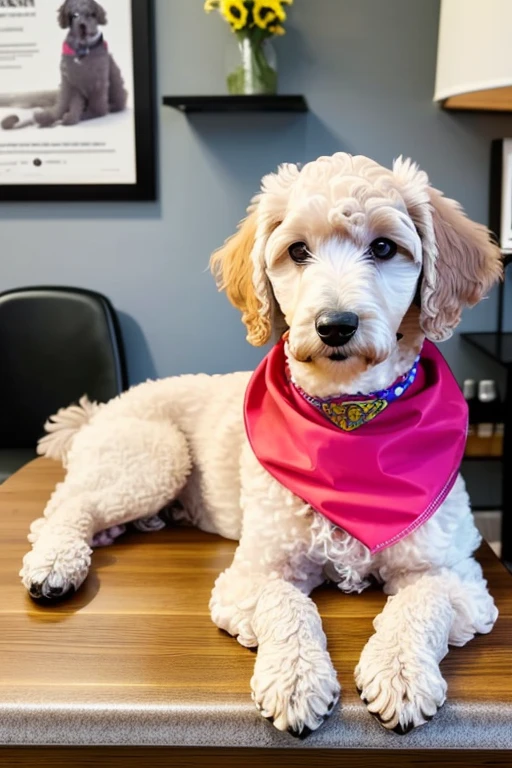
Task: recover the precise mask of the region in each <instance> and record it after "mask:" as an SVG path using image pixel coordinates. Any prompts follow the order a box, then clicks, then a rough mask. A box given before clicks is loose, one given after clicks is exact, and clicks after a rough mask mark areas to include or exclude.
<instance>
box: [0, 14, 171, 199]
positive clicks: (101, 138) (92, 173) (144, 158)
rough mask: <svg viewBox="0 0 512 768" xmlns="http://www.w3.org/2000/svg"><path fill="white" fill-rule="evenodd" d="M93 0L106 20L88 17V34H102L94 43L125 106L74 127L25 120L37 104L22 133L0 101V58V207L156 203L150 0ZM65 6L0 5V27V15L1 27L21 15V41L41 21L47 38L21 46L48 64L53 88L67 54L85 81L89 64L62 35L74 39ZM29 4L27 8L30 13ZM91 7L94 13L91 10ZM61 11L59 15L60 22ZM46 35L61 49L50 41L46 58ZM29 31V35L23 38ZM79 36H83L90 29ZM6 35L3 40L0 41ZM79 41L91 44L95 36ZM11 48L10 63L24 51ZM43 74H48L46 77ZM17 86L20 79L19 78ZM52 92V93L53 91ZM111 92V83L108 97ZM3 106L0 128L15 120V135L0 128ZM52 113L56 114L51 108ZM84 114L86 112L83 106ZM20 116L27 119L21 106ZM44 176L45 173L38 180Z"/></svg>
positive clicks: (0, 98) (0, 94) (1, 90)
mask: <svg viewBox="0 0 512 768" xmlns="http://www.w3.org/2000/svg"><path fill="white" fill-rule="evenodd" d="M98 1H99V3H100V10H102V9H103V8H104V9H105V11H106V14H107V16H106V20H105V21H106V22H108V23H107V24H106V26H104V27H103V26H99V25H100V24H102V22H103V16H102V17H101V18H96V16H97V14H96V13H91V14H89V16H91V17H93V16H94V17H95V20H96V22H97V26H96V27H94V28H91V30H90V32H91V34H92V33H93V32H95V30H97V32H96V35H99V34H100V32H101V33H102V34H103V31H104V34H105V40H104V41H103V37H101V41H103V42H101V45H102V46H104V48H105V49H106V51H107V52H108V56H111V57H112V58H113V60H114V62H115V65H114V66H116V67H117V68H118V70H119V72H120V73H121V78H122V81H121V82H122V85H123V89H124V93H125V105H124V106H120V107H119V109H112V108H111V107H110V106H109V112H108V114H106V115H101V116H99V117H97V116H96V115H93V117H94V119H87V117H85V116H84V113H82V118H81V119H80V120H79V122H78V123H77V124H76V125H75V124H70V125H68V124H66V122H65V121H66V119H67V117H66V115H65V116H64V118H62V119H60V120H58V121H57V122H56V123H55V124H54V125H52V126H51V127H41V125H40V124H38V123H37V121H36V123H34V121H33V120H32V122H31V115H32V116H34V115H35V114H36V113H37V114H38V115H40V114H41V113H42V112H43V111H44V110H43V109H41V108H40V107H42V106H45V105H42V104H37V107H39V108H38V109H33V110H32V111H30V110H29V111H28V116H29V118H28V119H25V122H26V123H28V130H26V131H25V130H23V128H24V122H23V120H21V119H20V117H19V111H18V112H17V110H16V109H12V108H11V104H10V102H9V99H10V98H11V97H9V96H8V95H7V96H5V83H6V81H8V82H9V83H10V82H12V81H11V79H10V77H9V78H6V77H5V70H4V77H3V79H2V59H1V58H0V203H2V202H82V201H100V202H102V201H109V202H117V201H119V202H130V201H152V200H155V199H156V162H155V151H156V141H155V107H156V99H155V85H154V83H155V77H154V71H155V67H154V18H153V12H154V8H153V0H98ZM72 2H73V0H30V2H29V1H28V0H23V3H20V5H19V7H18V9H17V8H16V7H14V8H13V7H12V6H11V5H10V4H9V8H8V10H7V11H4V9H3V7H2V6H0V29H1V26H2V16H3V17H4V24H5V17H7V16H8V15H9V14H11V15H12V14H17V15H18V16H21V21H20V22H19V26H20V29H22V28H23V25H24V24H26V27H27V35H26V39H27V41H28V40H29V39H34V35H35V32H34V29H35V26H34V23H33V22H34V18H33V17H36V18H35V21H37V22H38V24H39V25H41V26H43V28H44V24H46V30H47V31H46V37H44V35H43V33H41V38H42V39H41V41H38V40H37V39H36V40H35V42H34V43H30V44H29V43H28V42H27V46H29V45H33V46H37V51H36V53H37V55H38V58H39V59H41V61H42V62H48V64H50V63H51V72H52V74H51V77H52V78H54V79H52V80H51V82H52V84H53V83H55V84H58V83H59V79H60V75H59V72H58V71H57V72H56V73H54V71H53V69H54V65H55V62H57V67H58V66H59V64H58V62H59V61H61V62H62V63H61V64H60V67H61V68H63V67H64V68H65V67H66V66H67V65H68V57H67V56H66V55H65V54H66V52H68V53H69V54H71V56H70V57H69V59H71V58H73V63H71V64H70V66H71V67H75V70H76V69H77V67H78V66H80V68H81V72H85V75H84V76H87V70H86V67H87V65H88V64H89V61H92V57H91V59H88V58H87V56H88V54H86V57H84V54H83V50H82V49H80V47H79V45H81V43H75V42H74V41H75V40H76V39H79V38H77V37H76V36H73V37H69V36H71V35H75V28H74V27H72V26H71V23H72V21H71V14H67V15H66V10H67V5H66V4H67V3H72ZM91 3H92V0H91ZM124 4H126V8H124ZM13 5H14V6H15V5H16V4H15V3H14V4H13ZM30 6H32V8H33V9H34V11H33V12H32V13H31V10H30ZM82 7H83V6H82ZM91 7H92V6H91ZM69 8H71V6H69ZM94 8H97V5H95V6H94ZM123 11H124V15H123ZM61 13H64V20H63V19H62V16H61ZM48 14H51V15H48ZM129 14H131V17H129ZM41 15H43V16H44V18H43V21H44V24H41V19H40V17H41ZM68 16H69V19H70V21H69V24H70V26H69V29H64V21H65V23H66V24H67V21H66V19H67V18H68ZM27 17H28V18H27ZM38 17H39V18H38ZM25 19H27V21H26V22H25ZM81 21H83V22H84V24H82V25H81V27H80V30H81V31H80V33H79V34H80V35H82V34H83V33H84V32H83V29H84V26H85V25H87V24H88V21H87V20H86V19H81V18H80V19H79V18H78V16H77V18H76V23H77V24H78V22H81ZM116 21H117V27H116ZM50 24H51V26H49V25H50ZM11 26H15V25H11ZM59 27H60V28H59ZM48 30H51V35H52V40H55V41H57V42H56V44H57V45H58V46H61V45H62V51H61V50H60V48H59V49H56V45H55V43H54V44H53V49H52V51H51V53H50V54H48V53H47V52H46V51H45V47H46V49H48V47H49V46H48V41H47V40H48ZM29 32H30V34H31V36H32V37H29V34H28V33H29ZM77 34H78V33H77ZM86 34H89V30H88V31H87V33H86ZM7 37H8V36H7V35H4V36H3V38H2V39H3V40H5V39H6V38H7ZM86 40H91V41H94V40H95V38H93V37H90V38H86ZM68 41H70V45H71V50H70V45H68ZM94 44H95V46H96V45H99V43H94ZM15 45H17V46H18V48H17V50H15V51H14V54H15V55H14V62H15V63H17V56H16V55H17V54H18V51H19V50H22V51H24V50H25V49H24V48H21V49H20V46H23V45H24V43H23V42H18V41H17V42H16V43H13V48H14V46H15ZM91 48H92V45H91ZM86 50H87V49H86ZM2 53H4V51H2ZM25 58H26V60H30V59H31V58H32V59H33V58H34V57H33V56H32V57H31V55H30V48H27V53H26V57H25ZM25 66H27V65H26V64H25V61H20V63H19V69H20V70H23V67H25ZM49 68H50V67H49ZM40 69H41V65H39V70H40ZM33 71H35V70H33ZM65 71H66V70H65V69H64V72H65ZM20 77H21V75H20ZM45 77H46V75H45ZM49 77H50V76H49V75H48V79H49ZM35 80H36V81H37V84H40V82H41V78H40V77H39V71H38V72H36V74H35ZM20 82H24V81H22V80H21V79H20ZM45 82H46V80H45ZM63 83H64V77H63V78H62V80H61V85H60V86H59V89H60V90H56V93H57V95H58V97H59V98H63V96H62V93H63V91H62V88H63V85H62V84H63ZM52 87H53V86H52ZM51 94H52V95H53V91H52V92H51ZM15 95H16V94H15ZM111 95H112V86H111V85H110V87H109V99H110V98H111ZM16 96H18V95H16ZM22 97H23V98H21V99H20V98H18V101H20V103H21V104H22V107H32V104H30V103H29V98H30V97H31V96H30V97H29V96H26V95H25V94H22ZM45 97H46V93H45ZM36 101H37V100H36ZM2 107H3V109H2ZM9 109H10V111H12V112H14V116H13V117H12V118H11V117H10V116H8V117H7V124H8V125H9V126H10V124H11V123H12V122H14V127H15V128H17V130H14V129H11V130H4V129H3V125H4V124H3V122H2V120H1V118H2V116H4V118H5V115H6V112H8V110H9ZM52 109H53V107H52ZM55 109H57V110H58V107H55ZM84 109H86V110H87V109H89V106H88V103H87V102H86V105H85V107H84ZM22 112H24V114H25V116H26V114H27V109H25V110H22ZM39 119H42V118H41V117H39ZM10 121H11V122H10ZM18 126H20V127H19V128H18ZM2 161H3V162H2ZM52 164H53V167H52ZM2 165H3V166H4V167H3V169H2ZM32 166H33V167H32ZM2 171H3V173H2ZM38 171H40V172H41V175H40V176H36V174H37V172H38ZM43 172H44V173H45V174H46V176H44V177H43ZM16 174H17V175H16ZM25 176H26V177H27V178H25ZM47 177H48V178H47ZM13 181H14V183H12V182H13Z"/></svg>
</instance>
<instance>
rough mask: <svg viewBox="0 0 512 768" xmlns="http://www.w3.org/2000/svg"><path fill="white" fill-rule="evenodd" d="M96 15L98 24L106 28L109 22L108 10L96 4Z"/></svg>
mask: <svg viewBox="0 0 512 768" xmlns="http://www.w3.org/2000/svg"><path fill="white" fill-rule="evenodd" d="M94 13H95V14H96V19H97V21H98V24H99V25H100V26H101V27H104V26H105V24H106V23H107V21H108V19H107V12H106V10H105V9H104V8H103V6H101V5H100V4H99V3H97V2H94Z"/></svg>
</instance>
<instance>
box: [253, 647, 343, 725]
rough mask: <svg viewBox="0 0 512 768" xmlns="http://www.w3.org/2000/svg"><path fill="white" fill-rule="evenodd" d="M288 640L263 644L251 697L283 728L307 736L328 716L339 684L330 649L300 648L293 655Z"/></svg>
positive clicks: (265, 714)
mask: <svg viewBox="0 0 512 768" xmlns="http://www.w3.org/2000/svg"><path fill="white" fill-rule="evenodd" d="M289 650H290V649H289V647H287V645H286V644H284V645H279V644H273V643H270V644H267V643H265V644H263V645H260V647H259V650H258V656H257V659H256V665H255V668H254V675H253V678H252V680H251V688H252V698H253V701H254V703H255V705H256V708H257V709H258V711H259V712H260V713H261V715H263V717H266V718H268V719H269V720H271V721H272V722H273V724H274V725H275V727H276V728H277V729H278V730H280V731H288V732H289V733H291V734H292V735H293V736H297V737H299V738H304V737H305V736H308V735H309V734H310V733H311V732H312V731H314V730H316V729H317V728H318V727H319V726H320V725H322V723H323V722H324V721H325V720H326V719H327V718H328V717H329V715H330V714H331V712H332V710H333V709H334V707H335V705H336V703H337V701H338V699H339V696H340V685H339V683H338V680H337V679H336V673H335V671H334V668H333V666H332V662H331V659H330V656H329V654H328V653H327V651H325V650H322V649H320V648H318V647H312V648H311V649H308V648H301V649H300V651H299V649H297V654H296V655H295V654H292V655H290V653H289Z"/></svg>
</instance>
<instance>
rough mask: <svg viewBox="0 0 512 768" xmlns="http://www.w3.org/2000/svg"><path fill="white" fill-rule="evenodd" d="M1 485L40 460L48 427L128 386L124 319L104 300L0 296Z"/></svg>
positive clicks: (69, 294) (27, 291)
mask: <svg viewBox="0 0 512 768" xmlns="http://www.w3.org/2000/svg"><path fill="white" fill-rule="evenodd" d="M0 364H1V368H0V483H1V482H3V481H4V480H5V479H7V477H9V476H10V475H11V474H12V473H13V472H15V471H16V470H17V469H19V467H21V466H23V464H25V463H26V462H27V461H30V460H31V459H32V458H34V457H35V455H36V453H35V446H36V443H37V441H38V439H39V438H40V437H41V436H42V434H43V431H44V430H43V425H44V422H45V421H46V420H47V419H48V417H49V416H50V415H51V414H53V413H56V411H58V409H59V408H62V407H65V406H67V405H70V404H71V403H74V402H77V401H78V400H79V398H80V397H81V396H82V395H84V394H87V396H88V397H89V399H90V400H96V401H98V402H106V401H107V400H109V399H110V398H112V397H114V396H115V395H118V394H119V393H120V392H122V391H123V390H124V389H126V387H127V376H126V365H125V358H124V350H123V343H122V338H121V332H120V329H119V323H118V319H117V316H116V313H115V310H114V308H113V307H112V305H111V303H110V302H109V301H108V299H106V298H105V297H104V296H102V295H101V294H99V293H94V292H93V291H85V290H80V289H77V288H54V287H40V288H20V289H18V290H14V291H8V292H6V293H2V294H0Z"/></svg>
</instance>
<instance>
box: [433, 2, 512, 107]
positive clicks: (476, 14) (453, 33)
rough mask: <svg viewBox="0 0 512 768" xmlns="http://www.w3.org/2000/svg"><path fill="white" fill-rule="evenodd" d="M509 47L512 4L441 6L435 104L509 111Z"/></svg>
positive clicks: (511, 61)
mask: <svg viewBox="0 0 512 768" xmlns="http://www.w3.org/2000/svg"><path fill="white" fill-rule="evenodd" d="M511 42H512V0H441V15H440V21H439V42H438V52H437V74H436V87H435V96H434V100H435V101H443V102H445V106H452V107H455V108H457V107H458V108H463V109H467V108H473V109H511V108H512V88H511V86H512V55H511V53H512V51H511V48H512V46H511ZM496 89H500V90H499V91H496ZM490 92H492V94H491V93H490ZM467 94H472V96H467ZM450 102H451V103H450ZM507 104H509V106H507Z"/></svg>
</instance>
